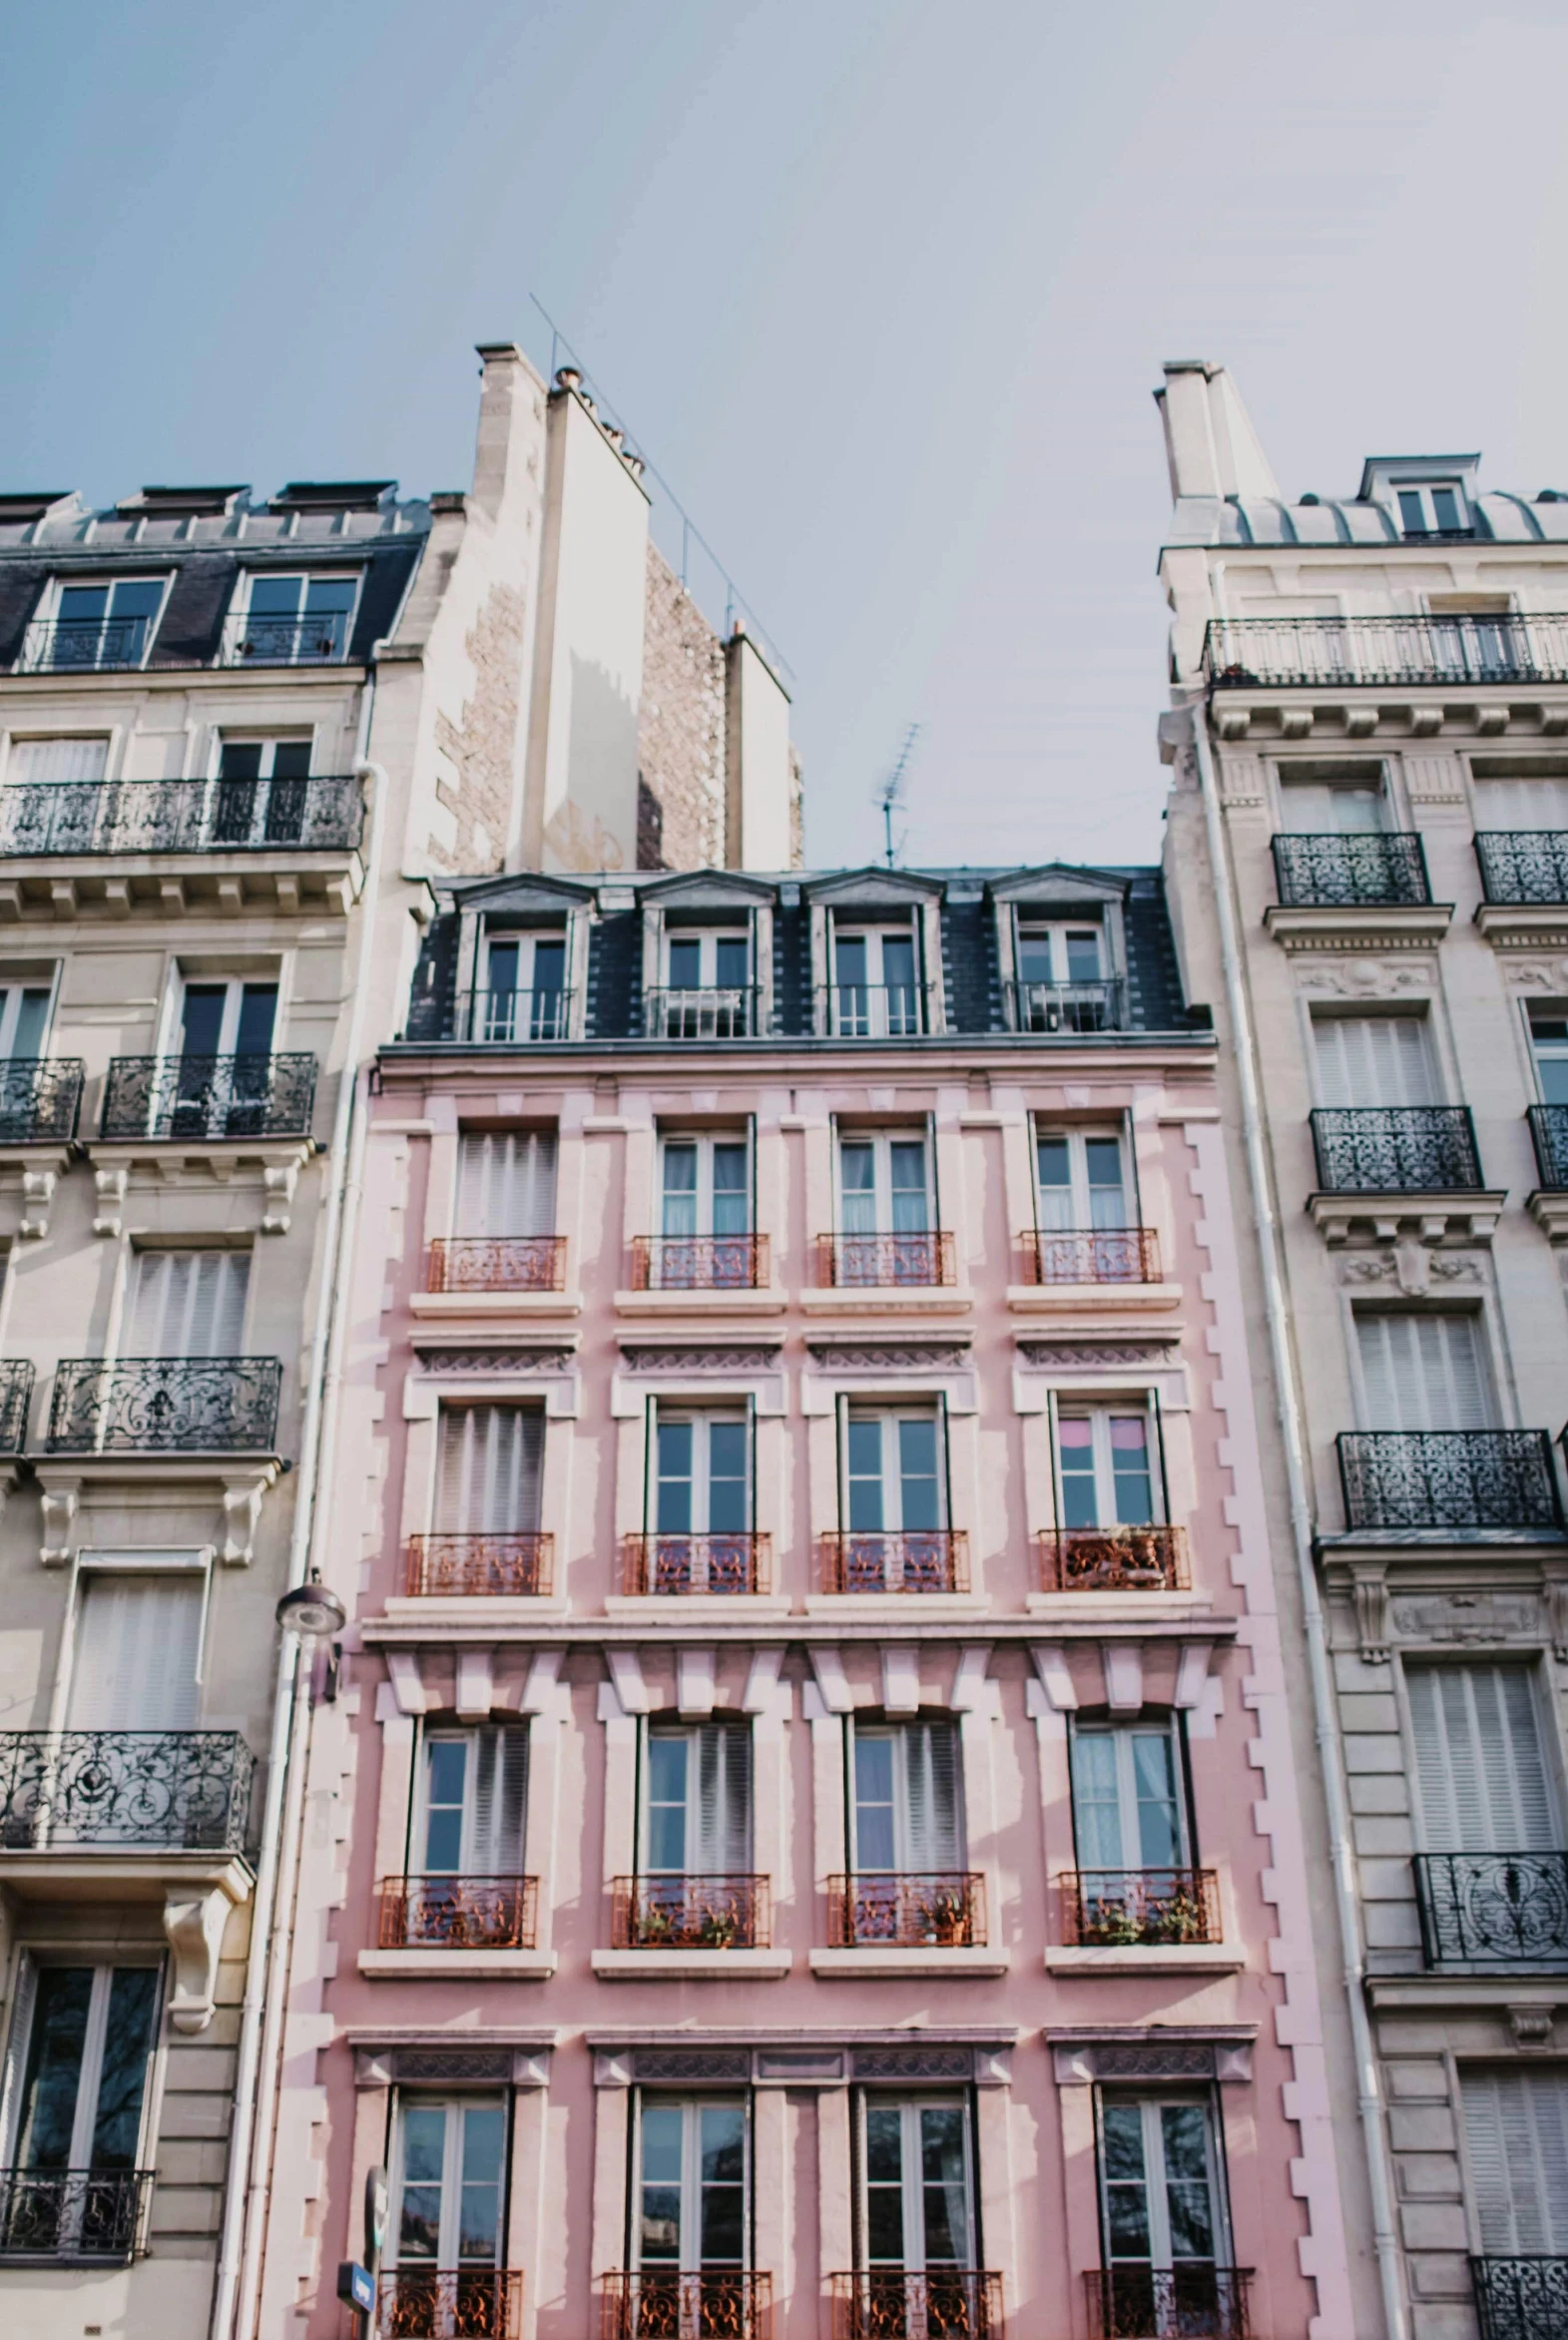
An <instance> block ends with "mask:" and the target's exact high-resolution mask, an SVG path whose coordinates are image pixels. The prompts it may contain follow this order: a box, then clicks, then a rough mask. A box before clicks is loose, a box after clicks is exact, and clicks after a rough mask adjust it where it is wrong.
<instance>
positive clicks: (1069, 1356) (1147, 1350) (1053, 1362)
mask: <svg viewBox="0 0 1568 2340" xmlns="http://www.w3.org/2000/svg"><path fill="white" fill-rule="evenodd" d="M1018 1355H1019V1358H1020V1360H1021V1361H1022V1363H1023V1364H1025V1365H1031V1366H1034V1367H1035V1368H1036V1369H1037V1370H1038V1371H1040V1372H1042V1373H1081V1372H1083V1371H1084V1369H1085V1368H1088V1369H1089V1370H1091V1371H1092V1370H1093V1369H1094V1368H1095V1367H1096V1366H1119V1365H1169V1364H1170V1362H1171V1344H1170V1343H1169V1342H1160V1343H1156V1342H1149V1341H1123V1342H1113V1341H1095V1342H1088V1341H1083V1342H1076V1341H1074V1342H1068V1341H1020V1343H1019V1344H1018Z"/></svg>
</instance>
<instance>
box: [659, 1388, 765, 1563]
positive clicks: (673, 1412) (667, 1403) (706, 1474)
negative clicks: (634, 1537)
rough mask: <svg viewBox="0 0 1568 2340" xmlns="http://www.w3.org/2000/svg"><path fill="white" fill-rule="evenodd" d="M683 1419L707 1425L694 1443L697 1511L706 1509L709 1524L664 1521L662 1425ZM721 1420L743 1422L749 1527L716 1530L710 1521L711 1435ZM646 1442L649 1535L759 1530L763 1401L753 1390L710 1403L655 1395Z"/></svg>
mask: <svg viewBox="0 0 1568 2340" xmlns="http://www.w3.org/2000/svg"><path fill="white" fill-rule="evenodd" d="M683 1421H690V1422H694V1423H701V1425H702V1436H701V1438H700V1439H696V1438H694V1440H693V1442H692V1449H693V1453H692V1463H693V1468H692V1480H691V1485H692V1510H693V1512H694V1514H695V1513H697V1512H701V1513H702V1514H703V1519H704V1524H702V1525H699V1524H697V1521H696V1519H695V1517H694V1520H693V1524H692V1525H691V1526H690V1527H661V1526H660V1525H659V1523H658V1515H659V1490H660V1488H661V1486H663V1485H664V1484H665V1478H664V1474H663V1472H662V1470H661V1469H660V1452H659V1448H660V1441H659V1433H660V1430H661V1428H662V1427H663V1426H664V1425H665V1424H666V1423H668V1424H669V1425H670V1426H672V1427H673V1426H674V1425H676V1424H678V1423H680V1422H683ZM715 1422H721V1423H729V1424H735V1423H737V1422H739V1423H740V1424H741V1425H742V1427H743V1429H744V1431H745V1434H746V1504H745V1509H746V1515H747V1520H748V1525H747V1526H745V1527H735V1528H715V1527H710V1526H709V1525H708V1524H707V1523H706V1522H707V1520H708V1518H709V1516H711V1514H712V1510H713V1472H712V1438H711V1433H712V1427H713V1424H714V1423H715ZM645 1445H646V1463H645V1467H644V1472H643V1532H644V1533H645V1534H646V1535H650V1536H660V1535H671V1536H683V1535H691V1536H698V1535H755V1534H756V1532H757V1404H756V1399H755V1398H754V1397H753V1396H752V1395H751V1394H750V1393H748V1394H747V1395H745V1396H743V1397H740V1398H732V1399H729V1400H725V1399H716V1400H713V1401H711V1402H708V1401H705V1400H703V1399H701V1398H676V1397H670V1398H660V1397H657V1396H655V1397H650V1398H649V1400H648V1417H647V1435H646V1442H645ZM699 1447H700V1448H701V1451H702V1471H701V1476H699V1470H698V1450H699ZM699 1485H701V1488H702V1496H701V1499H700V1500H699V1495H698V1488H699Z"/></svg>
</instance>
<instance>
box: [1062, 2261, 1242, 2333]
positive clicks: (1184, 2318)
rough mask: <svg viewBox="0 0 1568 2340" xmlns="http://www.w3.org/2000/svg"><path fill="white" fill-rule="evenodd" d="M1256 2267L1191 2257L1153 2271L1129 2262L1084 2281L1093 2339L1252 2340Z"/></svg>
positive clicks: (1095, 2271)
mask: <svg viewBox="0 0 1568 2340" xmlns="http://www.w3.org/2000/svg"><path fill="white" fill-rule="evenodd" d="M1252 2279H1253V2270H1252V2268H1251V2267H1215V2266H1211V2265H1210V2264H1209V2262H1208V2261H1207V2260H1206V2259H1188V2260H1185V2261H1184V2262H1183V2263H1182V2264H1181V2265H1180V2266H1176V2267H1148V2266H1144V2265H1142V2264H1141V2263H1139V2262H1138V2261H1136V2260H1128V2259H1124V2260H1122V2261H1121V2263H1120V2264H1119V2265H1114V2266H1109V2267H1093V2268H1091V2269H1090V2270H1089V2272H1088V2273H1087V2274H1086V2275H1085V2277H1084V2289H1085V2291H1086V2292H1087V2293H1088V2295H1089V2330H1090V2332H1091V2334H1092V2335H1093V2340H1249V2335H1250V2334H1251V2332H1252V2328H1253V2327H1252V2321H1251V2318H1250V2317H1249V2314H1248V2298H1247V2294H1248V2287H1249V2285H1250V2284H1251V2282H1252Z"/></svg>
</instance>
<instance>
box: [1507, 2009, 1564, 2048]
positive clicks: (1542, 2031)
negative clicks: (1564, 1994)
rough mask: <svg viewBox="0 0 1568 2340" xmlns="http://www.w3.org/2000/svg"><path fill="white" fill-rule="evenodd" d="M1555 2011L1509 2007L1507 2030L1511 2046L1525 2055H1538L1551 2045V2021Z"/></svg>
mask: <svg viewBox="0 0 1568 2340" xmlns="http://www.w3.org/2000/svg"><path fill="white" fill-rule="evenodd" d="M1555 2013H1556V2010H1555V2009H1554V2008H1551V2007H1510V2008H1509V2010H1508V2029H1509V2031H1510V2032H1512V2034H1513V2044H1514V2046H1515V2047H1516V2048H1523V2049H1524V2050H1525V2052H1526V2053H1527V2054H1532V2055H1538V2054H1539V2053H1540V2052H1541V2050H1542V2048H1550V2046H1551V2044H1552V2021H1553V2017H1554V2015H1555Z"/></svg>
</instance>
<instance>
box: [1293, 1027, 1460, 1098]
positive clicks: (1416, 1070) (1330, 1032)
mask: <svg viewBox="0 0 1568 2340" xmlns="http://www.w3.org/2000/svg"><path fill="white" fill-rule="evenodd" d="M1312 1046H1313V1052H1314V1056H1315V1060H1316V1069H1317V1101H1318V1103H1319V1104H1320V1105H1349V1106H1363V1105H1435V1104H1438V1103H1440V1101H1441V1100H1440V1098H1439V1096H1438V1088H1437V1073H1436V1067H1435V1065H1434V1064H1433V1061H1432V1048H1431V1039H1430V1035H1429V1032H1428V1028H1427V1022H1426V1018H1425V1016H1423V1015H1314V1016H1313V1018H1312Z"/></svg>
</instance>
